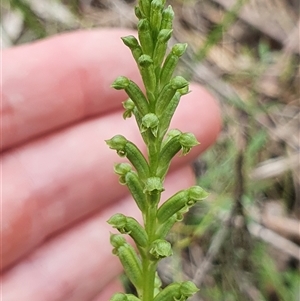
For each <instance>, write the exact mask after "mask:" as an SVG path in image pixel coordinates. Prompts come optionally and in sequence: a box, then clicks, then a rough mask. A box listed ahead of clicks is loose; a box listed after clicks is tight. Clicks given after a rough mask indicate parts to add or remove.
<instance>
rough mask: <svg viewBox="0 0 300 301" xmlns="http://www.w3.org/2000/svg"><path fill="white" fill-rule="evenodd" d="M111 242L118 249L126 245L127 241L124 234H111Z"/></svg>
mask: <svg viewBox="0 0 300 301" xmlns="http://www.w3.org/2000/svg"><path fill="white" fill-rule="evenodd" d="M110 243H111V245H112V246H113V247H114V248H115V249H116V251H117V250H118V249H119V248H120V247H122V246H124V245H125V244H126V243H127V242H126V239H125V238H124V237H123V236H122V235H118V234H111V235H110Z"/></svg>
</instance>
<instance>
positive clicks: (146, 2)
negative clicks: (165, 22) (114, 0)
mask: <svg viewBox="0 0 300 301" xmlns="http://www.w3.org/2000/svg"><path fill="white" fill-rule="evenodd" d="M150 4H151V0H139V8H140V11H141V12H142V14H143V15H144V16H146V17H149V16H150V8H151V5H150Z"/></svg>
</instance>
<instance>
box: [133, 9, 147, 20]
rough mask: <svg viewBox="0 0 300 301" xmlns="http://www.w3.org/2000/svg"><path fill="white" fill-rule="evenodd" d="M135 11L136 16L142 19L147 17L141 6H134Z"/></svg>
mask: <svg viewBox="0 0 300 301" xmlns="http://www.w3.org/2000/svg"><path fill="white" fill-rule="evenodd" d="M134 13H135V16H136V17H137V18H138V19H139V20H140V19H142V18H145V16H143V13H142V12H141V10H140V8H139V7H138V6H135V7H134Z"/></svg>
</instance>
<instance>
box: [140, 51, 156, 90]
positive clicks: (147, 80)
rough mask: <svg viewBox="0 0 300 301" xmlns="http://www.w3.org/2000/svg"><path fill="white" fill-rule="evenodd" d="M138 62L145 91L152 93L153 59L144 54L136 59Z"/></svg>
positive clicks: (153, 84)
mask: <svg viewBox="0 0 300 301" xmlns="http://www.w3.org/2000/svg"><path fill="white" fill-rule="evenodd" d="M138 64H139V68H140V71H141V75H142V79H143V82H144V85H145V88H146V90H147V92H150V93H154V92H155V89H156V76H155V72H154V66H153V60H152V59H151V57H150V56H149V55H147V54H144V55H142V56H140V58H139V59H138Z"/></svg>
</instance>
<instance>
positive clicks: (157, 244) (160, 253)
mask: <svg viewBox="0 0 300 301" xmlns="http://www.w3.org/2000/svg"><path fill="white" fill-rule="evenodd" d="M149 253H150V254H151V255H152V256H153V257H154V258H155V259H156V260H157V259H162V258H165V257H169V256H171V255H172V254H173V252H172V247H171V244H170V243H169V242H168V241H166V240H165V239H156V240H155V241H154V242H153V243H152V244H151V246H150V250H149Z"/></svg>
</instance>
